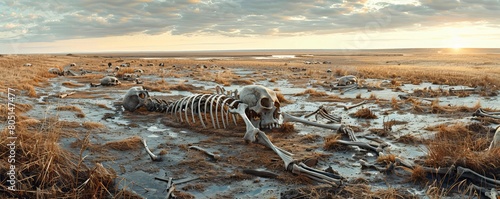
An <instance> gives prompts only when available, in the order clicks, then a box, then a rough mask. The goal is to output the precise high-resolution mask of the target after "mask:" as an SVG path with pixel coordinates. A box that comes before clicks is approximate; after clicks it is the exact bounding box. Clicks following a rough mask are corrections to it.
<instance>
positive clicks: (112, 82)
mask: <svg viewBox="0 0 500 199" xmlns="http://www.w3.org/2000/svg"><path fill="white" fill-rule="evenodd" d="M120 84H121V82H120V81H119V80H118V78H116V77H110V76H106V77H104V78H102V79H101V85H102V86H116V85H120Z"/></svg>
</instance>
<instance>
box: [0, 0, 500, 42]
mask: <svg viewBox="0 0 500 199" xmlns="http://www.w3.org/2000/svg"><path fill="white" fill-rule="evenodd" d="M499 4H500V3H499V1H498V0H479V1H476V0H461V1H457V0H439V1H437V0H420V1H417V2H415V1H408V2H407V3H395V2H393V1H389V0H358V1H343V0H317V1H298V0H275V1H267V0H255V1H245V0H218V1H217V0H189V1H182V2H179V1H173V0H108V1H101V0H81V1H76V2H75V1H62V0H46V1H38V0H19V1H14V0H6V1H4V2H3V3H0V9H1V10H2V11H4V12H3V13H1V14H0V17H2V19H3V20H2V21H1V22H0V27H3V30H0V41H6V40H11V39H18V40H20V41H28V42H32V41H54V40H64V39H74V38H97V37H107V36H122V35H134V34H149V35H160V34H164V33H169V34H172V35H224V36H231V37H260V36H290V35H312V34H331V33H346V32H354V31H391V30H394V29H398V28H415V24H419V27H422V28H426V27H433V26H440V25H443V24H450V23H463V22H470V23H475V22H481V23H483V24H486V25H489V26H499V25H500V21H498V20H497V16H498V14H497V13H498V12H499V11H500V5H499Z"/></svg>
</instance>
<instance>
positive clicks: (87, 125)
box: [82, 122, 106, 129]
mask: <svg viewBox="0 0 500 199" xmlns="http://www.w3.org/2000/svg"><path fill="white" fill-rule="evenodd" d="M82 125H83V127H84V128H86V129H103V128H106V126H104V124H102V123H100V122H84V123H83V124H82Z"/></svg>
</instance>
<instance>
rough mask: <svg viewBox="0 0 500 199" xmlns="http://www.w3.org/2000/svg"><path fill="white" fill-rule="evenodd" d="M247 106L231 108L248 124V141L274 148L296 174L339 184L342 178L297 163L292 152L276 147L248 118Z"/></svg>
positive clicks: (245, 137) (232, 111) (286, 168)
mask: <svg viewBox="0 0 500 199" xmlns="http://www.w3.org/2000/svg"><path fill="white" fill-rule="evenodd" d="M247 107H248V105H247V104H244V103H239V104H238V107H237V108H234V109H231V110H230V112H231V113H237V114H239V115H240V116H241V118H242V119H243V121H245V125H246V129H247V130H246V134H245V136H244V139H245V140H246V141H251V142H255V141H257V142H258V143H260V144H262V145H264V146H266V147H268V148H270V149H271V150H273V151H274V152H275V153H276V154H277V155H278V156H279V157H280V158H281V159H282V160H283V162H284V163H285V170H288V171H291V172H292V173H295V174H301V173H303V174H305V175H306V176H307V177H309V178H311V179H313V180H316V181H319V182H323V183H328V184H331V185H337V184H339V183H341V180H339V179H335V178H333V177H331V176H329V174H328V173H326V172H323V171H319V170H316V169H313V168H310V167H308V166H306V165H305V164H303V163H298V164H297V163H296V160H294V159H293V158H292V157H291V156H292V155H293V154H291V153H290V152H287V151H285V150H283V149H281V148H279V147H276V146H275V145H274V144H273V143H272V142H271V140H269V138H268V137H267V135H266V134H265V133H264V132H263V131H261V130H259V129H258V128H255V127H254V126H253V124H252V122H251V121H250V119H248V117H247V116H246V114H245V109H246V108H247Z"/></svg>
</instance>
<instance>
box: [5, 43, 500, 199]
mask: <svg viewBox="0 0 500 199" xmlns="http://www.w3.org/2000/svg"><path fill="white" fill-rule="evenodd" d="M191 56H198V55H191ZM245 56H246V55H245ZM245 56H241V57H237V58H235V59H230V60H224V59H217V58H214V59H212V60H195V59H171V58H164V59H158V60H141V59H138V58H133V57H126V56H119V55H85V54H82V55H71V56H68V55H2V56H0V73H1V74H3V75H4V77H3V79H2V80H0V81H2V83H1V84H0V90H1V91H2V93H3V94H2V95H0V98H1V101H2V104H0V120H1V121H0V122H2V123H6V121H7V120H8V118H7V115H9V110H8V107H7V101H8V99H7V95H6V93H7V89H8V88H11V89H15V90H16V91H15V92H14V93H15V94H16V96H17V97H16V98H17V99H22V98H30V99H36V98H37V97H40V94H39V93H37V89H36V88H43V87H47V86H49V82H48V80H49V79H50V78H55V77H57V75H55V74H50V73H48V72H47V71H48V69H49V68H64V67H65V66H66V65H68V64H69V63H78V66H77V68H83V69H85V70H89V71H99V72H102V73H104V72H105V70H106V69H107V65H106V66H100V65H101V64H107V63H108V62H112V63H113V64H115V65H117V64H119V63H123V62H129V63H132V64H137V63H142V64H144V66H142V67H134V68H142V69H144V70H145V74H144V75H157V76H159V77H177V78H179V82H178V83H177V84H172V83H167V82H165V81H164V80H159V81H153V82H148V83H147V84H146V83H145V84H144V87H145V88H147V89H148V90H151V91H160V92H170V91H176V90H179V91H193V92H208V91H203V90H202V89H201V88H198V87H195V86H193V85H191V84H188V83H185V82H184V81H183V79H182V78H183V77H192V78H193V79H195V80H200V81H212V82H216V83H218V84H220V85H225V86H229V85H241V86H244V85H249V84H253V83H254V82H256V81H259V80H262V79H268V80H270V81H271V82H273V81H276V78H277V77H278V79H287V80H288V81H289V82H290V83H292V84H294V85H297V86H299V87H301V86H304V85H306V84H307V83H308V82H309V80H311V79H314V80H317V82H318V84H321V85H324V84H328V82H331V81H334V80H335V78H336V77H338V76H342V75H355V76H357V77H359V78H361V79H368V78H376V79H384V80H389V81H391V84H392V85H393V86H394V88H397V87H398V86H399V85H401V84H405V83H406V84H418V83H421V82H432V83H435V84H447V85H464V86H471V87H476V86H482V87H485V88H487V89H486V90H487V91H488V92H491V93H493V92H497V91H498V90H499V88H500V61H499V60H500V55H498V54H424V53H415V54H405V55H404V56H393V55H392V54H389V55H383V54H381V55H379V54H377V56H374V55H371V54H366V55H356V56H353V55H329V54H326V53H325V54H321V55H318V56H315V57H314V59H316V60H318V61H322V60H329V61H331V62H332V64H318V65H307V64H304V63H303V61H304V60H310V59H311V58H310V57H301V56H298V57H297V58H296V59H292V60H281V59H269V60H254V59H249V58H246V57H245ZM160 62H163V63H165V67H159V66H158V63H160ZM24 63H31V64H32V65H33V67H24V66H23V64H24ZM146 63H154V64H155V66H152V67H147V66H145V64H146ZM196 65H198V66H203V65H206V66H207V67H219V68H220V67H224V68H250V69H254V70H256V71H263V70H265V71H266V73H265V74H260V73H259V74H255V75H254V76H252V78H247V79H241V78H240V77H239V76H238V75H237V74H235V73H233V72H231V71H227V72H219V73H215V74H214V73H205V72H203V70H201V69H200V67H194V66H196ZM174 66H175V67H174ZM165 68H169V70H168V71H167V70H165ZM292 68H299V69H302V68H306V69H307V70H305V71H300V72H292ZM327 69H331V70H332V73H331V74H328V73H326V72H325V71H326V70H327ZM74 70H75V71H78V69H74ZM126 72H127V73H129V72H130V73H133V70H131V69H127V70H126ZM123 73H124V72H120V73H119V74H121V75H123ZM102 77H103V75H101V74H95V73H91V74H88V75H85V76H78V77H68V78H70V79H71V80H74V81H76V82H78V83H73V82H69V81H65V83H64V84H66V85H67V86H69V87H81V86H82V85H85V84H88V83H90V82H95V83H96V82H99V79H100V78H102ZM133 85H134V84H133V83H130V82H126V81H123V84H122V85H120V86H118V88H121V89H128V87H130V86H133ZM208 93H209V92H208ZM100 94H102V96H105V93H100ZM296 95H297V96H303V95H308V96H309V98H308V99H310V100H318V101H320V100H322V101H327V102H328V101H335V102H345V101H346V100H345V99H341V98H339V97H338V96H335V95H332V94H328V93H326V92H323V91H319V90H317V89H307V90H306V91H305V92H304V93H298V94H296ZM488 95H491V94H485V96H488ZM71 97H82V98H91V97H92V96H78V95H75V96H71ZM280 100H282V101H286V98H285V97H284V96H283V95H281V94H280ZM354 100H356V99H350V101H354ZM366 100H368V101H370V102H371V103H376V104H378V105H379V106H386V107H392V109H393V110H394V111H399V110H400V109H401V108H403V107H405V106H409V107H412V109H411V111H412V113H415V114H443V115H446V114H448V115H450V116H449V117H457V116H460V115H463V114H460V113H461V112H462V113H463V112H466V113H471V112H473V111H474V110H475V109H476V108H478V106H480V105H479V104H476V105H473V106H471V107H466V106H465V107H461V108H460V107H458V108H457V107H455V108H453V107H452V108H450V107H447V106H439V104H435V103H432V102H431V103H429V104H422V103H421V102H417V101H412V100H411V99H408V100H398V99H392V100H389V101H384V100H379V99H377V96H374V95H373V96H371V97H369V98H367V99H366ZM19 101H20V100H19ZM358 101H359V100H358ZM288 103H293V101H292V102H288ZM33 106H36V105H32V104H22V103H19V104H16V108H15V116H16V120H15V121H16V126H15V133H16V136H17V139H16V147H17V148H16V150H15V151H16V159H15V161H16V174H15V175H16V177H17V179H18V181H17V183H18V184H17V189H18V190H17V191H15V192H13V191H9V190H8V189H7V186H6V185H7V183H6V180H8V176H7V175H6V173H7V171H8V170H9V164H8V163H7V162H8V160H7V159H8V153H9V152H10V149H9V148H8V145H7V144H8V143H9V139H7V137H9V129H8V128H7V127H5V128H4V129H2V131H1V134H0V181H1V182H2V183H1V184H0V197H1V198H4V197H20V198H141V197H140V196H138V195H135V194H134V193H132V192H130V191H128V190H127V188H126V187H125V188H122V189H120V188H118V186H117V185H116V181H117V179H118V178H117V172H116V171H114V170H113V169H110V168H106V167H104V166H103V165H102V164H101V163H99V162H88V161H86V159H85V157H84V155H83V154H84V151H86V150H90V148H93V149H95V150H99V149H96V145H97V143H92V139H91V137H90V134H92V133H96V132H99V131H106V128H107V127H106V126H105V125H103V124H102V123H100V122H98V121H87V120H84V119H85V117H86V116H85V114H84V113H83V111H82V109H83V108H84V107H81V106H59V107H57V108H56V110H57V111H72V112H75V114H76V115H77V117H79V118H81V119H82V123H81V125H80V124H77V123H71V122H65V121H61V120H59V118H32V117H30V116H29V115H26V114H25V113H26V112H28V111H29V110H30V109H32V108H33ZM97 106H98V107H100V108H102V109H109V107H107V106H106V105H104V104H98V105H97ZM495 108H500V107H495ZM139 114H141V113H139ZM382 114H383V113H377V114H375V113H374V112H373V111H372V110H370V109H368V108H364V109H360V110H359V111H358V112H357V113H355V117H359V118H368V119H369V118H377V117H382ZM481 122H482V124H484V125H488V124H491V122H493V123H494V122H497V121H496V120H493V121H489V122H490V123H488V121H481ZM172 125H175V124H172ZM384 125H385V124H384ZM182 127H185V128H189V127H187V126H182ZM473 127H474V126H471V125H470V124H464V123H458V124H453V125H443V126H438V127H434V128H432V129H426V130H429V131H433V132H435V133H436V135H435V137H432V138H429V139H420V138H415V137H411V136H408V135H407V136H405V137H401V138H400V139H401V141H400V142H401V143H412V144H420V143H423V144H424V146H425V147H426V148H427V150H428V154H427V156H425V157H423V158H422V160H420V162H418V164H419V166H417V167H416V168H415V169H414V170H412V171H410V172H411V173H412V174H411V175H409V176H408V177H407V180H408V181H415V182H416V184H417V185H426V186H428V187H430V188H429V189H428V190H429V191H428V192H427V195H429V196H431V198H440V197H443V196H445V195H446V194H448V192H451V189H452V188H448V187H441V186H444V185H442V184H440V182H439V181H437V180H436V179H432V178H429V177H427V176H425V174H422V172H423V171H422V169H421V166H427V167H435V168H438V167H449V166H452V165H455V166H463V167H467V168H470V169H473V170H474V171H476V172H479V173H482V174H485V175H487V176H490V177H492V178H499V177H500V174H499V170H498V168H500V158H498V157H500V149H498V150H490V151H485V149H486V148H488V146H489V141H490V140H491V137H492V135H491V134H490V133H488V131H487V130H484V132H479V133H478V132H477V128H473ZM195 130H197V131H199V132H202V133H203V134H210V135H211V136H213V138H211V139H212V140H211V139H208V140H205V141H203V142H205V144H210V143H216V142H219V141H218V140H222V138H224V136H227V135H226V134H224V132H223V131H219V130H204V129H201V128H199V129H196V128H195ZM274 131H277V132H281V133H277V134H276V135H273V136H272V138H271V140H272V141H273V142H276V144H277V145H279V144H282V145H284V146H285V147H283V148H284V149H285V150H291V149H293V150H294V151H298V152H297V153H298V154H299V155H301V154H306V153H305V152H304V153H301V152H300V151H306V150H307V149H309V148H310V147H311V146H309V144H310V143H311V142H313V141H318V140H320V141H322V142H324V145H323V147H322V146H317V147H318V148H323V149H324V150H326V151H336V150H340V149H342V150H344V148H342V146H340V145H338V144H336V143H335V140H337V139H340V137H339V136H338V135H333V136H330V137H327V138H325V139H324V140H321V138H318V137H315V136H310V135H309V136H292V134H295V132H296V130H294V129H293V125H290V124H285V125H284V126H283V127H282V128H281V129H276V130H274ZM241 132H244V129H242V128H241ZM76 135H79V136H83V137H81V138H82V139H80V140H79V142H78V144H77V145H75V146H77V147H78V148H80V149H79V151H80V153H76V154H75V153H72V152H69V151H68V150H67V149H65V148H63V147H62V146H61V145H60V144H59V143H60V141H61V138H62V137H67V136H76ZM241 135H242V134H238V135H233V138H234V139H240V138H241ZM288 138H291V139H290V140H288ZM231 139H232V138H231ZM216 140H217V141H216ZM289 142H295V143H296V145H297V146H293V147H294V148H292V146H289V147H288V146H287V145H285V144H283V143H289ZM224 144H226V145H230V143H224ZM240 144H243V140H241V142H239V143H236V144H235V145H240ZM102 146H105V147H100V148H101V149H100V150H107V149H113V150H118V151H127V150H132V149H136V148H141V147H142V143H140V139H139V138H138V137H129V138H127V139H125V140H120V141H115V142H108V143H105V144H103V145H102ZM184 147H185V148H187V147H186V146H184ZM102 148H107V149H102ZM163 149H164V151H163V152H162V153H167V152H166V151H167V150H166V149H165V148H163ZM140 150H142V148H141V149H140ZM186 151H188V150H187V149H186ZM190 153H193V152H190ZM252 153H255V154H259V155H258V156H262V157H265V156H273V154H272V153H271V152H269V151H266V150H262V148H260V150H257V149H256V150H253V151H252ZM297 153H296V154H297ZM255 154H243V156H248V158H245V157H244V159H252V158H251V157H250V156H252V157H253V156H255ZM315 155H316V156H317V157H311V158H316V159H320V160H321V159H322V158H323V156H324V154H315ZM191 156H192V157H194V158H193V159H191V160H183V161H182V162H180V164H179V167H185V168H186V169H187V170H190V171H193V172H194V173H195V174H196V172H199V173H204V172H205V174H206V172H208V175H205V177H206V176H211V174H213V176H217V174H219V172H218V171H216V170H214V166H213V163H211V162H206V161H204V157H203V156H202V155H196V154H191ZM308 156H311V155H310V154H309V155H308ZM103 157H104V156H103ZM273 157H274V156H273ZM381 161H382V162H394V161H395V160H394V158H391V157H386V159H383V160H381ZM234 162H237V161H234ZM221 164H222V163H221ZM224 164H227V163H224ZM224 164H223V165H224ZM240 164H241V165H245V164H254V165H255V164H257V165H265V167H266V168H282V167H283V165H282V163H280V162H279V161H274V160H272V159H252V161H248V162H241V163H240ZM251 177H252V176H250V175H247V174H243V173H236V174H233V175H230V176H222V177H221V176H219V177H212V178H208V177H207V178H208V180H211V181H216V180H221V181H222V180H227V179H229V180H234V181H238V180H241V179H249V178H251ZM278 179H279V180H280V181H281V182H282V183H284V184H290V185H296V184H301V183H303V184H310V186H305V187H301V188H298V189H295V190H293V191H292V192H293V193H292V192H288V193H287V194H289V195H294V196H297V197H299V196H300V197H299V198H412V197H414V196H411V195H409V194H408V192H405V191H404V190H402V189H399V188H392V187H390V186H389V187H388V188H387V189H378V190H372V189H371V188H370V184H369V182H364V181H363V180H360V181H359V182H358V181H356V182H352V183H350V185H346V186H345V187H344V188H342V189H331V187H329V186H324V185H314V183H312V182H310V180H309V179H307V178H306V177H304V176H295V175H292V174H284V175H280V176H279V178H278ZM204 180H207V179H204ZM453 183H460V182H453ZM417 185H416V186H417ZM205 186H206V184H201V183H191V184H190V185H189V186H185V187H184V188H183V189H180V190H176V191H175V193H176V195H177V196H178V197H180V198H192V197H193V196H192V195H190V194H189V193H185V192H186V191H188V190H204V189H205ZM435 190H437V191H435ZM467 194H469V193H463V195H464V196H469V195H467ZM228 197H230V196H228Z"/></svg>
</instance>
